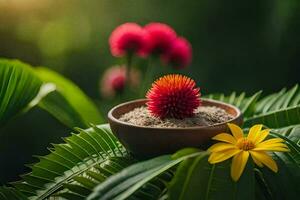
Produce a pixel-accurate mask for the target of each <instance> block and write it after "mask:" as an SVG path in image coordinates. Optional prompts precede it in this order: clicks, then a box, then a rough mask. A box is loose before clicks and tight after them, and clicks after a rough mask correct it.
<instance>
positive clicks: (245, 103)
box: [204, 91, 262, 118]
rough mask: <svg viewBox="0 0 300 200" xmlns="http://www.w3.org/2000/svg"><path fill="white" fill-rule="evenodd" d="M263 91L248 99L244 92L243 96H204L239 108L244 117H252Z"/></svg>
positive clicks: (234, 93)
mask: <svg viewBox="0 0 300 200" xmlns="http://www.w3.org/2000/svg"><path fill="white" fill-rule="evenodd" d="M261 93H262V91H259V92H257V93H255V94H253V95H252V96H249V97H246V94H245V93H244V92H243V93H241V94H236V92H232V93H231V94H230V95H228V96H225V95H224V94H210V95H207V96H204V98H208V99H213V100H218V101H223V102H225V103H229V104H232V105H235V106H237V107H238V108H239V109H240V110H241V111H242V113H243V115H244V117H246V118H247V117H249V116H252V115H253V113H254V111H255V104H256V102H257V100H258V98H259V97H260V95H261Z"/></svg>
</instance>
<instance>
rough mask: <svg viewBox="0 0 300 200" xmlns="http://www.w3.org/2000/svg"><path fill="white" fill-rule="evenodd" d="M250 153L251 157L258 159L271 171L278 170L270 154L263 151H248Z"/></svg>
mask: <svg viewBox="0 0 300 200" xmlns="http://www.w3.org/2000/svg"><path fill="white" fill-rule="evenodd" d="M250 154H251V156H252V157H253V158H255V159H256V160H259V161H260V162H261V163H263V164H264V165H266V166H267V167H268V168H270V169H271V170H272V171H273V172H277V171H278V167H277V164H276V162H275V161H274V160H273V159H272V158H271V156H269V155H268V154H266V153H265V152H262V151H250Z"/></svg>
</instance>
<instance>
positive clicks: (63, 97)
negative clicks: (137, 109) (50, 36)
mask: <svg viewBox="0 0 300 200" xmlns="http://www.w3.org/2000/svg"><path fill="white" fill-rule="evenodd" d="M43 83H44V84H43ZM0 86H1V87H0V126H2V125H3V124H4V123H5V122H6V121H7V120H9V119H10V118H12V117H13V116H14V115H16V114H18V113H20V112H21V111H22V112H26V111H28V110H29V109H31V108H32V107H34V106H39V107H40V108H42V109H44V110H46V111H47V112H49V113H50V114H52V115H53V116H54V117H55V118H57V119H58V120H59V121H61V122H62V123H63V124H65V125H66V126H69V127H70V128H73V127H76V126H77V127H84V128H87V127H88V126H89V124H90V123H94V124H100V123H102V122H103V118H102V117H101V115H100V113H99V111H98V109H97V108H96V106H95V105H94V104H93V102H92V101H91V100H90V99H89V98H88V97H87V96H86V95H85V94H84V93H83V92H82V91H81V90H80V89H79V88H78V87H77V86H76V85H74V84H73V83H72V82H71V81H69V80H67V79H65V78H64V77H62V76H60V75H58V74H57V73H55V72H53V71H51V70H48V69H46V68H32V67H31V66H29V65H28V64H25V63H22V62H20V61H17V60H8V59H0Z"/></svg>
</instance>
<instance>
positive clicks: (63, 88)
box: [35, 67, 104, 128]
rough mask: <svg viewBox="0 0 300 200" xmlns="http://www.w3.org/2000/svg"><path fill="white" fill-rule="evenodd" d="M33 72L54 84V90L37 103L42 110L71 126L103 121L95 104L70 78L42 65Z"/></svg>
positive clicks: (84, 125)
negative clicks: (79, 121)
mask: <svg viewBox="0 0 300 200" xmlns="http://www.w3.org/2000/svg"><path fill="white" fill-rule="evenodd" d="M35 73H36V74H37V76H38V77H39V78H40V79H41V80H42V81H43V82H44V83H53V84H55V86H56V92H54V93H51V94H50V95H47V96H46V97H45V98H44V99H43V101H41V103H40V104H39V106H40V107H42V108H43V109H44V110H46V111H48V112H49V113H50V114H52V115H53V116H54V117H56V118H58V119H59V120H60V121H62V122H63V123H64V124H66V125H67V126H69V127H71V128H73V127H76V126H77V127H78V126H80V127H84V128H86V127H88V125H89V124H90V123H92V124H101V123H103V122H104V119H103V117H102V116H101V115H100V113H99V111H98V109H97V107H96V106H95V104H94V103H93V102H92V101H91V100H90V99H89V98H88V97H87V96H86V95H85V94H84V93H83V92H82V90H81V89H80V88H79V87H78V86H76V85H75V84H74V83H72V82H71V81H70V80H68V79H67V78H65V77H63V76H61V75H59V74H58V73H56V72H54V71H52V70H49V69H47V68H44V67H38V68H35ZM76 118H77V120H76ZM78 120H81V123H80V124H78Z"/></svg>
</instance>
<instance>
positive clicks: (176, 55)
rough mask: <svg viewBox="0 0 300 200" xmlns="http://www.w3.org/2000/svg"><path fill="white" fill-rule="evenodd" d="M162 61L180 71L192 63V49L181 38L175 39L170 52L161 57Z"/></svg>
mask: <svg viewBox="0 0 300 200" xmlns="http://www.w3.org/2000/svg"><path fill="white" fill-rule="evenodd" d="M162 60H163V61H164V62H165V63H167V64H171V65H172V66H173V67H174V68H177V69H182V68H185V67H186V66H187V65H189V64H190V63H191V61H192V47H191V45H190V43H189V42H188V41H187V40H186V39H185V38H183V37H179V38H177V39H176V40H175V41H174V42H173V45H172V48H171V49H170V51H169V52H168V53H167V54H165V55H163V56H162Z"/></svg>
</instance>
